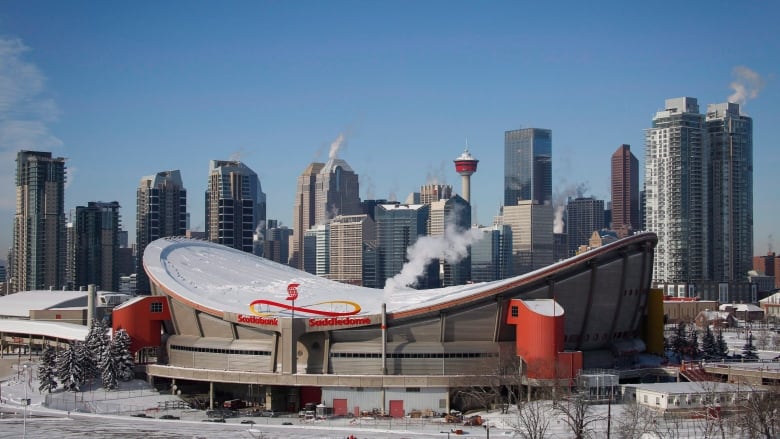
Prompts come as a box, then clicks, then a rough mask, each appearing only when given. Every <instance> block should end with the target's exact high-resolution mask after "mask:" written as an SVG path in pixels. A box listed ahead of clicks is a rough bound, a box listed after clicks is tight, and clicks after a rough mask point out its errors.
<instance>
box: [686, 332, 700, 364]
mask: <svg viewBox="0 0 780 439" xmlns="http://www.w3.org/2000/svg"><path fill="white" fill-rule="evenodd" d="M688 334H689V335H688V355H689V356H690V357H691V358H698V357H699V356H701V350H700V349H699V331H697V330H696V326H691V331H690V332H689V333H688Z"/></svg>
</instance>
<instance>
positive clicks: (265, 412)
mask: <svg viewBox="0 0 780 439" xmlns="http://www.w3.org/2000/svg"><path fill="white" fill-rule="evenodd" d="M260 416H262V417H264V418H275V417H276V413H274V411H273V410H263V411H262V412H260Z"/></svg>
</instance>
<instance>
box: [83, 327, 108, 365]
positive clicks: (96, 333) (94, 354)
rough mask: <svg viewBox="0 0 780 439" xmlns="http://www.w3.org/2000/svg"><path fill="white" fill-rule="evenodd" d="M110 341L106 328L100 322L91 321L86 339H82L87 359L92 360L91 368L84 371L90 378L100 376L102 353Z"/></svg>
mask: <svg viewBox="0 0 780 439" xmlns="http://www.w3.org/2000/svg"><path fill="white" fill-rule="evenodd" d="M110 342H111V339H110V337H109V335H108V328H107V327H106V324H105V323H104V322H103V321H102V320H97V319H92V325H91V326H90V328H89V332H88V333H87V337H86V338H85V339H84V345H85V346H86V348H87V350H88V351H89V357H90V358H91V359H92V364H91V366H92V367H88V368H87V369H86V370H87V371H88V372H89V375H90V377H97V376H99V375H100V370H99V368H100V365H101V364H102V362H103V353H104V352H105V351H106V348H107V347H108V345H109V343H110Z"/></svg>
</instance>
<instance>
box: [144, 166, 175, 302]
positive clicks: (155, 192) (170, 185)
mask: <svg viewBox="0 0 780 439" xmlns="http://www.w3.org/2000/svg"><path fill="white" fill-rule="evenodd" d="M135 227H136V229H135V230H136V238H135V239H136V254H137V257H136V289H137V291H138V293H140V294H150V292H151V291H150V289H149V278H148V276H147V275H146V272H145V271H144V269H143V257H144V249H146V246H147V245H149V243H150V242H152V241H154V240H156V239H160V238H164V237H166V236H184V235H185V234H186V233H187V190H186V189H185V188H184V184H183V183H182V179H181V173H180V172H179V171H178V170H173V171H162V172H158V173H157V174H155V175H150V176H146V177H143V178H142V179H141V183H140V184H139V186H138V190H137V191H136V219H135Z"/></svg>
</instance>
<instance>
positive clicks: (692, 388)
mask: <svg viewBox="0 0 780 439" xmlns="http://www.w3.org/2000/svg"><path fill="white" fill-rule="evenodd" d="M625 387H633V388H635V389H637V390H645V391H649V392H656V393H665V394H667V395H669V394H680V393H684V394H695V393H723V392H736V391H738V390H740V389H741V390H743V391H746V390H748V389H749V388H748V387H747V386H745V385H744V384H743V385H742V386H741V387H740V386H738V385H736V384H732V383H723V382H718V381H696V382H686V381H681V382H679V383H677V382H675V383H648V384H626V385H625Z"/></svg>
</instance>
